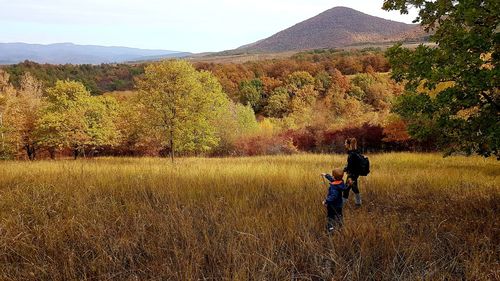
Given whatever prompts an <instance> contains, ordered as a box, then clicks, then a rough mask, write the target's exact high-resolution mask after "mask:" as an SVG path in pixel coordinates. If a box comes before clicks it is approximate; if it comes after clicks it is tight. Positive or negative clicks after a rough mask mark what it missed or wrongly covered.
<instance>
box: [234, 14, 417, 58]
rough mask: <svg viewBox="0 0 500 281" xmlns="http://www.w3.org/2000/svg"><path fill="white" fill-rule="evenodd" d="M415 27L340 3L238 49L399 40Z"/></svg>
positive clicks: (294, 48)
mask: <svg viewBox="0 0 500 281" xmlns="http://www.w3.org/2000/svg"><path fill="white" fill-rule="evenodd" d="M416 28H418V27H417V26H416V25H411V24H406V23H402V22H396V21H391V20H387V19H383V18H379V17H375V16H371V15H368V14H365V13H363V12H360V11H357V10H355V9H352V8H348V7H343V6H339V7H333V8H331V9H329V10H326V11H324V12H322V13H320V14H318V15H317V16H315V17H312V18H310V19H307V20H305V21H303V22H300V23H298V24H296V25H294V26H292V27H290V28H288V29H285V30H283V31H280V32H278V33H276V34H274V35H273V36H271V37H269V38H266V39H263V40H260V41H258V42H256V43H253V44H249V45H245V46H242V47H240V48H239V49H240V50H243V51H247V52H283V51H298V50H308V49H324V48H341V47H347V46H350V45H354V44H360V43H369V42H375V43H376V42H388V41H400V40H404V39H406V38H407V37H408V34H411V36H413V35H415V34H418V33H415V32H413V30H415V29H416ZM414 33H415V34H414ZM419 35H422V34H419Z"/></svg>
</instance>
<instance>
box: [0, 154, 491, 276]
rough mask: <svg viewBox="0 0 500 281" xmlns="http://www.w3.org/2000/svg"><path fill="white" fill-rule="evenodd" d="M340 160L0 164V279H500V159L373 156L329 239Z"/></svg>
mask: <svg viewBox="0 0 500 281" xmlns="http://www.w3.org/2000/svg"><path fill="white" fill-rule="evenodd" d="M345 158H346V156H345V155H333V156H332V155H296V156H266V157H253V158H224V159H205V158H186V159H178V160H177V162H176V164H175V165H172V164H171V163H170V162H169V160H168V159H159V158H98V159H93V160H77V161H73V160H61V161H36V162H0V280H499V279H500V264H499V259H500V246H499V245H500V220H499V218H498V214H499V213H500V212H499V211H500V162H498V161H496V160H494V159H483V158H480V157H470V158H467V157H450V158H442V157H441V155H438V154H410V153H397V154H378V155H371V156H370V160H371V164H372V173H371V174H370V175H369V176H368V177H366V178H362V179H361V181H360V189H361V193H362V195H363V200H364V202H363V203H364V205H363V206H362V207H361V208H355V207H354V204H353V203H354V202H353V200H354V196H352V194H351V198H350V201H349V203H348V204H347V206H346V208H345V210H344V212H345V217H344V221H345V226H344V228H343V229H342V230H341V231H340V232H338V233H336V234H334V235H333V236H328V235H327V234H326V233H325V229H324V227H325V221H326V219H325V216H326V214H325V209H324V207H323V206H322V205H321V201H322V200H323V199H324V195H325V193H326V186H325V185H324V183H323V181H322V180H321V178H320V176H319V174H320V173H321V172H326V171H329V170H331V168H332V167H333V166H336V167H343V164H344V162H345Z"/></svg>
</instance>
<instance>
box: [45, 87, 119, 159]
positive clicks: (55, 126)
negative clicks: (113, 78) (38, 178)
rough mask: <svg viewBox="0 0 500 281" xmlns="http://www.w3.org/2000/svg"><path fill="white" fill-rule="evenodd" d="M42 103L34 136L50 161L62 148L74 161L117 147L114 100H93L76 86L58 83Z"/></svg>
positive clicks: (109, 98)
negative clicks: (88, 154)
mask: <svg viewBox="0 0 500 281" xmlns="http://www.w3.org/2000/svg"><path fill="white" fill-rule="evenodd" d="M45 102H46V106H45V107H44V109H43V112H42V114H41V116H40V119H39V120H38V123H37V135H38V138H39V141H40V144H41V145H43V146H44V147H45V148H47V149H48V151H49V153H50V155H51V157H52V158H54V156H55V152H56V151H57V150H59V149H62V148H70V149H72V151H73V155H74V158H75V159H76V158H77V157H78V156H79V155H83V156H85V155H86V154H85V153H86V151H88V152H90V155H93V153H94V151H95V150H96V148H98V147H100V146H105V145H113V144H115V143H116V141H117V139H118V133H117V130H116V127H115V121H114V118H115V116H116V101H115V100H114V99H113V98H111V97H93V96H91V95H90V92H89V91H88V90H87V89H86V88H85V86H84V85H83V84H81V83H79V82H74V81H57V82H56V84H55V86H54V87H51V88H48V89H47V91H46V98H45Z"/></svg>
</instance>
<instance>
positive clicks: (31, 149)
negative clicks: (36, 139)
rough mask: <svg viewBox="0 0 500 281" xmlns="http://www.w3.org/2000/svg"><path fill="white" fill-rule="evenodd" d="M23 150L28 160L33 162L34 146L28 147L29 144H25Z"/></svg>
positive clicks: (34, 155)
mask: <svg viewBox="0 0 500 281" xmlns="http://www.w3.org/2000/svg"><path fill="white" fill-rule="evenodd" d="M24 148H25V149H26V154H28V159H29V160H31V161H32V160H35V157H36V150H35V146H34V145H30V144H26V145H25V146H24Z"/></svg>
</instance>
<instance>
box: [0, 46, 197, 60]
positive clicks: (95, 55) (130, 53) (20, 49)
mask: <svg viewBox="0 0 500 281" xmlns="http://www.w3.org/2000/svg"><path fill="white" fill-rule="evenodd" d="M188 55H190V53H185V52H176V51H166V50H144V49H136V48H127V47H103V46H94V45H75V44H72V43H58V44H50V45H40V44H26V43H0V64H15V63H19V62H22V61H25V60H30V61H34V62H38V63H50V64H66V63H70V64H101V63H121V62H129V61H144V60H150V59H151V58H155V59H160V58H170V57H184V56H188Z"/></svg>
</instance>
